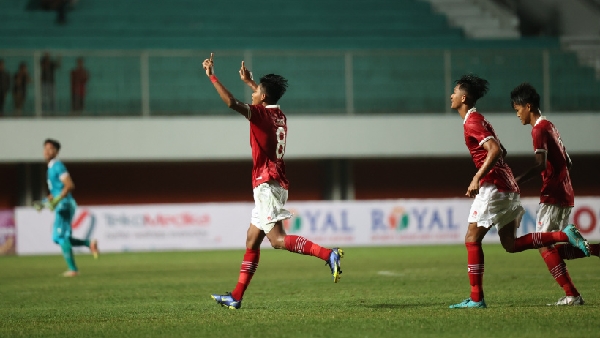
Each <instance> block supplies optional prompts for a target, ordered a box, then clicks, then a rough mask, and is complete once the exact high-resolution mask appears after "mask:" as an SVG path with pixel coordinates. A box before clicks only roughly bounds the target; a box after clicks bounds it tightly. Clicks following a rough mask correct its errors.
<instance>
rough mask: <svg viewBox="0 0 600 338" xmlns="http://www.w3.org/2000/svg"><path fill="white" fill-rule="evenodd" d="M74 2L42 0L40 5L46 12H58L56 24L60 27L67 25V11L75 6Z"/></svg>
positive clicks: (69, 0)
mask: <svg viewBox="0 0 600 338" xmlns="http://www.w3.org/2000/svg"><path fill="white" fill-rule="evenodd" d="M75 2H76V1H74V0H41V2H40V5H41V7H42V9H44V10H46V11H56V23H58V24H59V25H62V24H65V23H67V10H68V9H69V5H73V4H74V3H75Z"/></svg>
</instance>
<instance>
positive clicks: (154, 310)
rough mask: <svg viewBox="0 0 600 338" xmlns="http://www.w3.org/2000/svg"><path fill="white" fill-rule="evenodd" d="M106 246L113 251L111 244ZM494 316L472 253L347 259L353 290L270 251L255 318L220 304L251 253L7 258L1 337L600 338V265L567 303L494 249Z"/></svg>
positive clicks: (576, 272) (248, 310)
mask: <svg viewBox="0 0 600 338" xmlns="http://www.w3.org/2000/svg"><path fill="white" fill-rule="evenodd" d="M100 244H102V243H100ZM484 250H485V253H486V262H485V263H486V272H485V278H484V281H485V291H486V301H487V303H488V306H489V307H488V308H487V309H470V310H450V309H448V305H450V304H452V303H455V302H459V301H461V300H462V299H464V298H466V297H467V296H468V293H469V283H468V277H467V273H466V270H467V269H466V250H465V248H464V246H460V245H457V246H428V247H393V248H351V247H349V248H345V253H346V255H345V257H344V259H343V260H342V270H343V274H342V279H341V281H340V283H338V284H334V283H333V282H332V281H331V275H330V274H329V270H328V268H327V267H326V266H325V265H324V263H323V262H321V261H319V260H318V259H316V258H313V257H307V256H301V255H298V254H292V253H289V252H285V251H275V250H263V252H262V257H261V261H260V264H259V267H258V271H257V273H256V274H255V276H254V279H253V281H252V284H251V285H250V287H249V289H248V291H247V292H246V295H245V299H244V302H243V307H242V309H240V310H237V311H233V310H229V309H226V308H222V307H220V306H218V305H217V304H216V303H215V302H214V301H213V300H212V299H211V298H210V296H209V295H210V294H211V293H221V292H225V291H230V290H231V289H232V288H233V286H234V285H235V283H236V282H237V277H238V271H239V266H240V263H241V259H242V255H243V250H235V251H210V252H169V253H162V252H154V253H123V254H104V255H101V256H100V259H98V260H93V259H92V257H91V256H89V255H78V256H77V262H78V264H79V268H80V270H81V275H80V276H79V277H77V278H70V279H69V278H63V277H60V274H61V272H62V271H63V270H64V269H65V264H64V262H63V260H62V258H61V257H59V256H36V257H1V258H0V337H26V336H34V337H36V336H37V337H63V338H64V337H260V338H263V337H478V338H479V337H502V338H506V337H599V336H600V260H599V259H598V258H597V257H591V258H587V259H580V260H577V261H569V262H568V267H569V271H570V273H571V277H572V278H573V280H574V282H575V284H576V286H577V287H578V288H579V291H580V292H581V293H582V295H583V297H584V299H585V300H586V302H587V304H586V305H584V306H580V307H560V308H557V307H549V306H546V303H549V302H552V301H556V300H557V299H558V298H559V297H561V296H562V295H563V293H562V289H560V288H559V286H558V285H557V284H556V282H555V281H554V280H553V279H552V277H551V276H550V273H549V272H548V271H547V269H546V266H545V264H544V262H543V261H542V259H541V257H540V256H539V254H538V253H537V252H536V251H529V252H525V253H518V254H508V253H505V252H503V250H502V249H501V247H500V246H498V245H484Z"/></svg>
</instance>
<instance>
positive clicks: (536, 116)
mask: <svg viewBox="0 0 600 338" xmlns="http://www.w3.org/2000/svg"><path fill="white" fill-rule="evenodd" d="M541 117H542V114H541V113H540V112H539V110H538V112H537V113H532V114H531V119H530V121H529V124H531V126H532V127H534V126H535V124H536V123H537V122H538V120H539V119H540V118H541Z"/></svg>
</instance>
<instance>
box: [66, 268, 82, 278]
mask: <svg viewBox="0 0 600 338" xmlns="http://www.w3.org/2000/svg"><path fill="white" fill-rule="evenodd" d="M77 276H79V272H77V271H73V270H68V271H65V272H64V273H63V277H77Z"/></svg>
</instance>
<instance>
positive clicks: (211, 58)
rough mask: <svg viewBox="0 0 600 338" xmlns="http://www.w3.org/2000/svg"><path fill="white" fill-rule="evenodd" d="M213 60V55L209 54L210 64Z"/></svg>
mask: <svg viewBox="0 0 600 338" xmlns="http://www.w3.org/2000/svg"><path fill="white" fill-rule="evenodd" d="M212 60H213V53H210V61H211V62H212Z"/></svg>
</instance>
